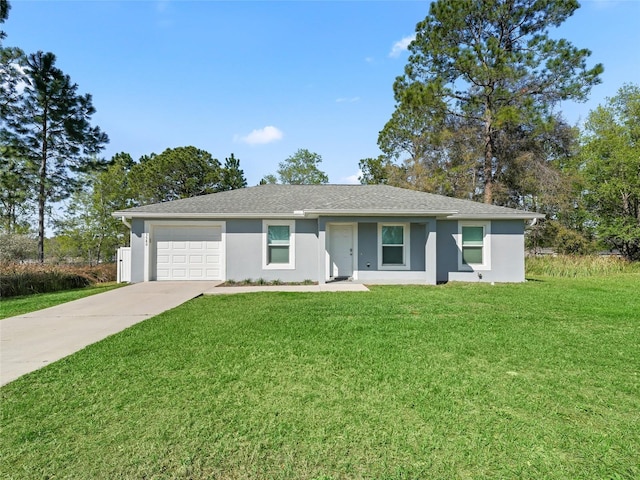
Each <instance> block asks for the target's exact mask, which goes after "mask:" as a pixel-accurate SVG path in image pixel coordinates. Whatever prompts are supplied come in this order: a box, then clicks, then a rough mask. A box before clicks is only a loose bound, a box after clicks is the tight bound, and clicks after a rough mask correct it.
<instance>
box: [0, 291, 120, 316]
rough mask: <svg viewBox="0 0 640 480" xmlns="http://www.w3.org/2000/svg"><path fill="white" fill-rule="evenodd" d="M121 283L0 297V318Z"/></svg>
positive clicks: (32, 310)
mask: <svg viewBox="0 0 640 480" xmlns="http://www.w3.org/2000/svg"><path fill="white" fill-rule="evenodd" d="M122 285H125V284H117V283H115V282H110V283H99V284H95V285H90V286H88V287H84V288H76V289H74V290H64V291H61V292H53V293H37V294H34V295H24V296H21V297H9V298H0V319H3V318H7V317H13V316H14V315H23V314H25V313H29V312H35V311H36V310H41V309H43V308H48V307H53V306H55V305H59V304H61V303H66V302H71V301H72V300H78V299H79V298H83V297H88V296H89V295H95V294H96V293H102V292H106V291H108V290H112V289H114V288H118V287H120V286H122Z"/></svg>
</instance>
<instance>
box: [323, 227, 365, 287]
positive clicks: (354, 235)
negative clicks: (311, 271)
mask: <svg viewBox="0 0 640 480" xmlns="http://www.w3.org/2000/svg"><path fill="white" fill-rule="evenodd" d="M334 225H338V226H350V227H351V241H352V247H351V248H352V256H351V272H352V273H351V278H352V279H353V280H358V223H357V222H344V223H342V222H331V223H327V225H326V232H327V233H326V235H325V244H326V245H325V249H324V252H325V270H324V271H325V281H329V280H331V279H332V278H333V277H332V276H331V272H332V270H333V269H332V268H331V227H332V226H334Z"/></svg>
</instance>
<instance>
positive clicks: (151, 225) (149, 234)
mask: <svg viewBox="0 0 640 480" xmlns="http://www.w3.org/2000/svg"><path fill="white" fill-rule="evenodd" d="M170 226H175V227H179V228H181V227H220V234H221V237H220V244H221V245H220V248H221V252H222V253H221V256H222V259H221V262H220V276H221V280H222V281H225V280H226V279H227V235H226V233H227V223H226V222H219V221H212V220H209V221H207V220H199V221H198V220H195V221H191V222H189V221H186V220H145V222H144V233H143V234H142V237H143V241H144V281H145V282H148V281H150V280H151V278H152V277H155V275H156V272H155V268H154V267H155V265H154V263H155V262H151V258H154V257H155V251H153V246H154V242H155V239H154V235H153V233H154V232H153V231H154V229H155V227H170Z"/></svg>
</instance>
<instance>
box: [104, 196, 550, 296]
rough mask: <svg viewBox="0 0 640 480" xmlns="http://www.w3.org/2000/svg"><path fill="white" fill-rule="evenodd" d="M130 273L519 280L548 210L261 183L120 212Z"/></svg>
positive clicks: (136, 276)
mask: <svg viewBox="0 0 640 480" xmlns="http://www.w3.org/2000/svg"><path fill="white" fill-rule="evenodd" d="M113 215H114V216H116V217H121V218H122V221H123V222H125V223H126V224H127V225H129V226H130V228H131V281H132V282H143V281H144V282H146V281H153V280H223V281H224V280H236V281H241V280H245V279H253V280H257V279H264V280H280V281H282V282H301V281H305V280H312V281H316V282H319V283H325V282H329V281H332V280H335V279H341V278H350V279H353V280H354V281H359V282H363V283H424V284H435V283H437V282H447V281H484V282H522V281H524V279H525V277H524V252H525V248H524V228H525V222H526V221H532V220H535V219H537V218H542V217H543V216H542V215H540V214H537V213H531V212H525V211H520V210H515V209H511V208H505V207H498V206H494V205H487V204H483V203H478V202H473V201H468V200H460V199H456V198H450V197H445V196H442V195H434V194H430V193H424V192H418V191H413V190H407V189H403V188H396V187H390V186H388V185H261V186H256V187H249V188H243V189H239V190H231V191H226V192H220V193H214V194H210V195H202V196H198V197H192V198H187V199H182V200H175V201H171V202H165V203H157V204H153V205H145V206H142V207H136V208H130V209H127V210H123V211H119V212H114V214H113Z"/></svg>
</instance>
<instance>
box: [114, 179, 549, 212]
mask: <svg viewBox="0 0 640 480" xmlns="http://www.w3.org/2000/svg"><path fill="white" fill-rule="evenodd" d="M113 215H114V216H117V217H126V218H160V217H162V218H234V217H245V218H284V217H312V218H313V217H317V216H318V215H333V216H341V215H359V216H372V215H387V216H388V215H393V216H436V217H439V218H521V219H533V218H543V215H540V214H537V213H532V212H525V211H522V210H516V209H513V208H506V207H498V206H495V205H487V204H484V203H479V202H473V201H469V200H461V199H458V198H451V197H445V196H443V195H435V194H432V193H425V192H418V191H415V190H408V189H404V188H397V187H391V186H388V185H259V186H257V187H249V188H242V189H238V190H230V191H226V192H219V193H212V194H209V195H202V196H198V197H191V198H185V199H182V200H174V201H171V202H164V203H155V204H152V205H145V206H142V207H136V208H130V209H127V210H123V211H118V212H114V213H113Z"/></svg>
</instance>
